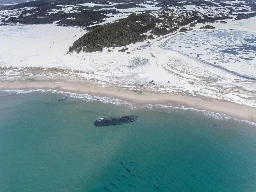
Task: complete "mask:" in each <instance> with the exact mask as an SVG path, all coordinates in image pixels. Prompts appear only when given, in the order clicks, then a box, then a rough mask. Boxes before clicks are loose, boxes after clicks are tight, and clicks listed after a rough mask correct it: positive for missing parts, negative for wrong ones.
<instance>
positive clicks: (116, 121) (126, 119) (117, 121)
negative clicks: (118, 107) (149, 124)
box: [94, 116, 138, 127]
mask: <svg viewBox="0 0 256 192" xmlns="http://www.w3.org/2000/svg"><path fill="white" fill-rule="evenodd" d="M137 119H138V116H120V117H112V118H100V119H98V120H96V121H95V122H94V126H96V127H101V126H110V125H122V124H125V123H132V122H134V121H136V120H137Z"/></svg>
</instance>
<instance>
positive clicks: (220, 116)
mask: <svg viewBox="0 0 256 192" xmlns="http://www.w3.org/2000/svg"><path fill="white" fill-rule="evenodd" d="M1 92H7V93H11V95H18V94H29V93H32V92H44V93H46V92H49V93H56V94H61V95H64V96H68V97H71V98H75V99H82V100H84V101H87V102H88V101H99V102H102V103H104V104H113V105H119V106H121V105H122V106H126V107H128V108H129V109H131V110H136V109H150V110H152V109H178V110H185V111H194V112H199V113H201V114H203V115H205V116H207V117H211V118H214V119H217V120H222V121H230V120H233V121H236V122H238V123H245V124H247V125H250V126H255V127H256V123H254V122H251V121H248V120H241V119H237V118H235V117H232V116H229V115H227V114H223V113H218V112H213V111H208V110H203V109H196V108H191V107H185V106H174V105H172V104H171V103H168V104H145V105H143V106H137V105H136V104H134V103H132V102H128V101H124V100H121V99H117V98H113V97H106V96H94V95H90V94H80V93H72V92H66V91H59V90H54V89H47V90H44V89H34V90H22V89H18V90H1ZM11 95H5V96H11Z"/></svg>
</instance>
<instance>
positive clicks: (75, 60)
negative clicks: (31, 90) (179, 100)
mask: <svg viewBox="0 0 256 192" xmlns="http://www.w3.org/2000/svg"><path fill="white" fill-rule="evenodd" d="M70 2H71V1H68V0H65V1H64V0H63V1H53V2H51V1H44V3H42V4H40V3H39V2H37V1H35V2H30V3H25V4H18V5H13V6H6V7H4V8H2V9H1V10H0V20H1V24H2V26H0V78H1V80H2V81H5V80H9V81H14V80H29V81H34V80H37V81H38V80H40V81H47V80H50V81H53V80H55V81H56V80H57V81H59V80H61V79H63V78H67V79H69V78H70V79H73V78H74V77H75V78H79V79H82V80H85V81H89V82H97V83H100V84H102V85H103V86H121V87H123V88H126V89H131V90H133V91H136V92H141V91H153V92H155V91H157V92H168V93H175V94H176V93H177V94H188V95H194V96H202V97H208V98H215V99H221V100H227V101H232V102H235V103H239V104H244V105H248V106H253V107H256V96H255V95H256V25H255V23H256V17H255V16H254V15H255V2H254V1H225V2H223V1H217V0H211V1H192V2H187V1H182V2H175V1H172V5H168V4H166V3H163V2H161V1H142V0H141V1H139V0H138V1H134V2H128V1H125V2H123V3H120V1H119V2H115V1H108V3H107V4H106V3H105V4H102V3H103V2H101V1H98V2H97V3H91V2H87V1H83V0H79V1H78V0H77V1H72V2H73V4H71V3H70ZM166 7H168V9H169V10H173V11H174V12H175V13H184V14H181V15H182V17H184V18H185V19H188V20H189V23H186V24H184V23H183V24H179V22H176V21H177V20H175V22H170V21H168V22H166V19H165V18H168V17H162V16H163V14H162V15H161V14H160V13H163V12H161V10H162V9H165V8H166ZM145 10H147V11H149V12H148V13H149V14H150V15H153V16H154V17H156V18H157V22H158V23H155V26H154V27H158V28H159V29H160V32H162V30H170V31H168V32H167V33H163V34H160V35H154V36H153V37H154V38H150V39H146V40H141V42H136V43H135V42H134V43H130V44H127V45H126V46H122V45H120V47H119V46H112V47H111V46H109V47H103V49H102V51H95V52H83V51H81V52H79V53H77V52H75V51H73V52H68V50H69V47H70V46H72V44H73V42H74V41H76V40H78V39H79V38H80V37H82V36H83V35H84V34H88V31H93V30H94V29H97V27H98V25H101V26H105V24H106V23H111V22H114V21H120V19H122V18H126V17H128V15H130V14H131V13H132V12H137V13H145ZM85 16H86V19H83V18H84V17H85ZM176 18H180V17H176ZM191 18H192V19H191ZM242 18H243V19H242ZM171 21H174V20H171ZM18 23H23V24H18ZM40 23H44V25H38V24H40ZM45 23H47V24H45ZM170 23H171V24H172V25H170ZM34 24H36V25H34ZM60 25H61V26H60ZM141 25H143V22H141ZM207 25H210V26H212V28H213V29H208V30H206V29H201V27H204V26H207ZM67 26H68V27H67ZM73 26H75V27H73ZM79 26H80V27H79ZM110 26H112V25H110ZM136 26H137V25H136ZM173 26H175V27H176V28H175V29H176V30H173V31H171V27H173ZM153 29H154V28H151V29H150V30H148V31H147V32H146V33H143V34H141V35H145V36H147V37H149V35H150V34H153V33H152V32H153Z"/></svg>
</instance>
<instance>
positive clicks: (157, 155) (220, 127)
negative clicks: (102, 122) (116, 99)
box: [0, 92, 256, 192]
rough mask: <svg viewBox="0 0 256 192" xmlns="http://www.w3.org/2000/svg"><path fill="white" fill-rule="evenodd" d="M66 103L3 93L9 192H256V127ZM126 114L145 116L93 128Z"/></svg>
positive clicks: (171, 112)
mask: <svg viewBox="0 0 256 192" xmlns="http://www.w3.org/2000/svg"><path fill="white" fill-rule="evenodd" d="M7 95H9V96H7ZM62 97H63V95H60V94H57V93H41V92H32V93H27V94H19V95H11V94H10V93H4V92H2V93H1V92H0V117H1V118H0V170H1V174H0V191H1V192H7V191H8V192H9V191H11V192H21V191H26V192H27V191H38V192H40V191H54V192H55V191H60V192H63V191H79V192H80V191H83V192H85V191H113V192H114V191H197V192H198V191H199V192H200V191H216V192H221V191H239V192H240V191H248V192H249V191H250V192H251V191H255V190H256V187H255V186H256V127H253V126H249V125H247V124H244V123H239V122H237V121H233V120H217V119H214V118H211V117H207V116H204V115H202V114H201V113H199V112H192V111H185V110H177V109H162V110H161V112H160V109H158V110H149V109H142V108H137V109H131V108H130V107H128V105H120V106H117V105H113V104H104V103H101V102H99V101H85V100H81V99H75V98H67V99H66V100H64V101H62V102H58V99H60V98H62ZM118 115H138V116H139V118H138V120H137V121H136V122H133V123H130V124H125V125H122V126H109V127H94V125H93V122H94V121H95V120H96V119H97V118H99V117H102V116H118Z"/></svg>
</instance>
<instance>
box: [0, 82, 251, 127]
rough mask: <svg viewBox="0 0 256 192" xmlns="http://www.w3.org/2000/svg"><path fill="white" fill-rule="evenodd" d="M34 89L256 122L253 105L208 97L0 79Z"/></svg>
mask: <svg viewBox="0 0 256 192" xmlns="http://www.w3.org/2000/svg"><path fill="white" fill-rule="evenodd" d="M7 89H8V90H12V89H13V90H15V89H24V90H34V89H44V90H47V89H53V90H60V91H66V92H73V93H84V94H90V95H97V96H108V97H113V98H118V99H121V100H125V101H129V102H132V103H135V104H168V103H171V104H172V105H177V106H184V107H190V108H195V109H200V110H207V111H212V112H217V113H222V114H226V115H229V116H232V117H235V118H238V119H241V120H248V121H251V122H254V123H256V108H253V107H248V106H244V105H239V104H236V103H231V102H227V101H221V100H213V99H210V98H199V97H192V96H185V95H175V94H162V93H151V92H140V93H137V92H134V91H129V90H125V89H122V88H118V87H102V86H100V85H98V86H97V85H91V84H86V83H79V82H24V81H15V82H0V90H7Z"/></svg>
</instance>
